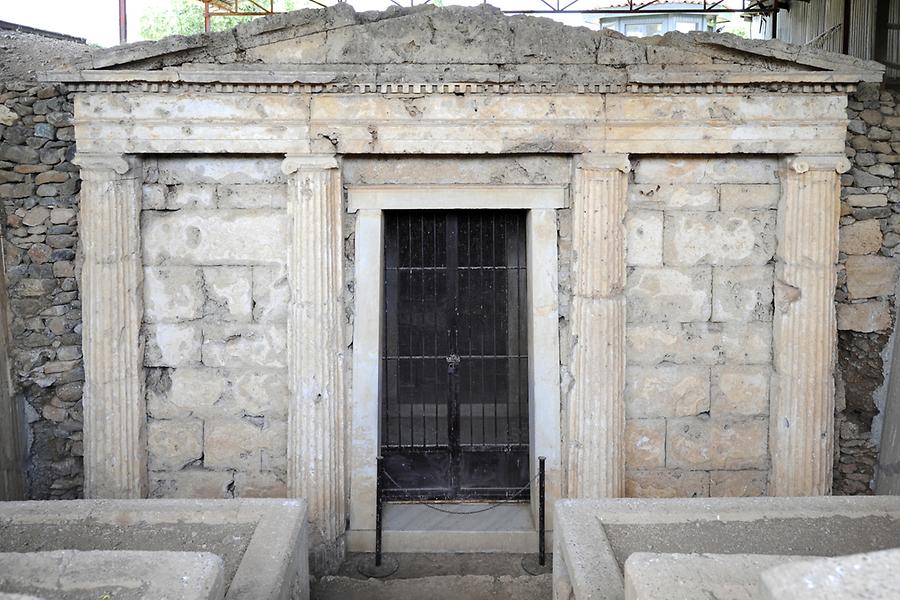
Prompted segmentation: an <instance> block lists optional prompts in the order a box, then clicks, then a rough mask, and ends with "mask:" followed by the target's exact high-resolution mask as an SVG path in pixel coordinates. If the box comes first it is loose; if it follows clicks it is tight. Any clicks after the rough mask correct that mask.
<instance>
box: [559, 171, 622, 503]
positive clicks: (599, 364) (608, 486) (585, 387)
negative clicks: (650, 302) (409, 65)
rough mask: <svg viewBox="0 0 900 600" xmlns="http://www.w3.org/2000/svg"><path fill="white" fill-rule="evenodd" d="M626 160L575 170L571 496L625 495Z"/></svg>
mask: <svg viewBox="0 0 900 600" xmlns="http://www.w3.org/2000/svg"><path fill="white" fill-rule="evenodd" d="M628 169H629V166H628V158H627V157H626V156H624V155H600V156H594V155H587V156H584V157H582V159H581V160H580V161H579V164H578V165H577V166H576V173H575V198H574V203H573V206H572V242H573V248H574V252H575V265H574V269H573V290H572V291H573V296H574V297H573V300H572V337H573V339H574V340H575V347H574V349H573V355H572V377H573V379H574V384H573V387H572V391H571V395H570V402H569V407H568V439H567V476H568V495H569V497H573V498H610V497H617V496H621V495H622V494H623V492H624V475H625V457H624V437H625V297H624V289H625V226H624V218H625V207H626V205H625V193H626V188H627V183H628V182H627V172H628Z"/></svg>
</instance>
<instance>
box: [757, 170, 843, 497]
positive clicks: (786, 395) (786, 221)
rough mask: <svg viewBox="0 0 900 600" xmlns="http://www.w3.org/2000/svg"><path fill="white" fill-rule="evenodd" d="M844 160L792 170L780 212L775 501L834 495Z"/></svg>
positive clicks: (786, 174)
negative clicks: (836, 307) (837, 307)
mask: <svg viewBox="0 0 900 600" xmlns="http://www.w3.org/2000/svg"><path fill="white" fill-rule="evenodd" d="M847 168H849V163H848V162H847V159H846V158H845V157H844V156H802V157H793V158H790V159H789V160H787V161H786V162H785V165H784V168H783V169H782V178H781V185H782V189H781V200H780V202H779V205H778V228H777V236H778V250H777V252H776V265H775V318H774V321H773V324H772V326H773V328H774V329H773V340H774V363H775V380H774V385H773V395H772V404H771V408H770V415H771V416H770V419H771V420H770V427H769V436H770V437H769V446H770V448H769V449H770V455H771V461H772V466H771V472H770V478H769V494H770V495H774V496H815V495H822V494H828V493H830V491H831V481H832V472H831V470H832V463H833V456H832V452H833V447H834V439H833V437H834V436H833V431H834V380H833V378H832V373H833V367H834V351H835V339H836V331H837V327H836V323H835V316H834V287H835V282H836V275H835V263H836V261H837V252H838V243H837V242H838V220H839V217H840V179H839V173H841V172H843V171H846V170H847Z"/></svg>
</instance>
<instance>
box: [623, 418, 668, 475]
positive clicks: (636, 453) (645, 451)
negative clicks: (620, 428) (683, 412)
mask: <svg viewBox="0 0 900 600" xmlns="http://www.w3.org/2000/svg"><path fill="white" fill-rule="evenodd" d="M665 462H666V421H665V419H629V420H628V421H626V422H625V464H626V466H627V468H628V469H656V468H660V467H663V466H665Z"/></svg>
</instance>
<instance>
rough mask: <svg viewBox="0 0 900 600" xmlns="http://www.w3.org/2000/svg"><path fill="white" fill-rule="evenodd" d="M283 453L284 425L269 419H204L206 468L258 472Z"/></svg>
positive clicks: (285, 439)
mask: <svg viewBox="0 0 900 600" xmlns="http://www.w3.org/2000/svg"><path fill="white" fill-rule="evenodd" d="M286 453H287V423H285V422H284V421H276V420H273V419H253V418H242V417H222V418H220V419H208V420H207V421H206V425H205V432H204V443H203V465H204V466H205V467H207V468H210V469H235V470H238V471H250V472H255V471H261V470H265V469H266V468H267V467H271V466H272V462H273V457H285V456H286Z"/></svg>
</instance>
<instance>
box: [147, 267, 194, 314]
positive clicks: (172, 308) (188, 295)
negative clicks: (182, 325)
mask: <svg viewBox="0 0 900 600" xmlns="http://www.w3.org/2000/svg"><path fill="white" fill-rule="evenodd" d="M205 300H206V295H205V294H204V293H203V286H202V279H201V271H200V269H197V268H194V267H144V321H145V322H147V323H157V322H169V323H178V322H181V321H192V320H194V319H199V318H200V317H202V316H203V303H204V301H205Z"/></svg>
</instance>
